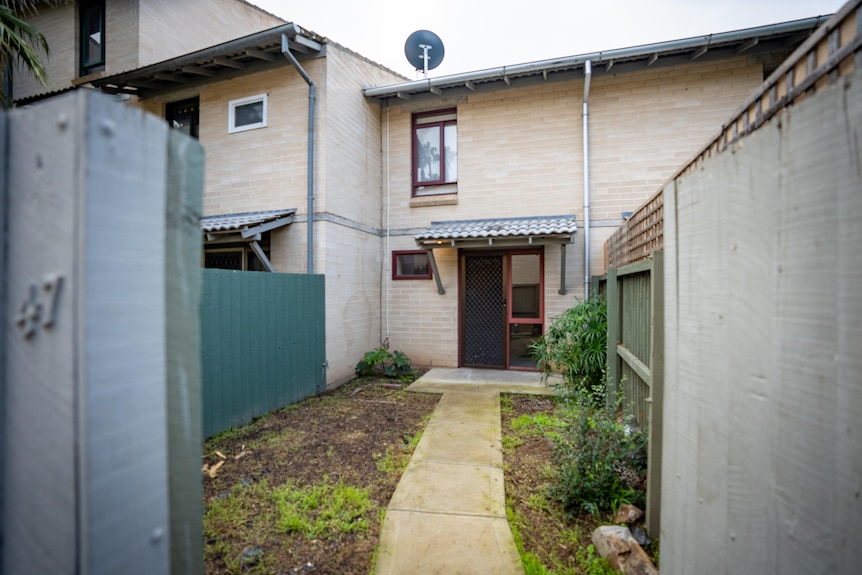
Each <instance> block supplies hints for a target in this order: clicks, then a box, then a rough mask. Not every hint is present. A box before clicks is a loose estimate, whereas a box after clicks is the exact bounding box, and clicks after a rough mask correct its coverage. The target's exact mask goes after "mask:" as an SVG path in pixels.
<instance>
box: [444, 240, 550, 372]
mask: <svg viewBox="0 0 862 575" xmlns="http://www.w3.org/2000/svg"><path fill="white" fill-rule="evenodd" d="M542 281H543V277H542V253H541V251H537V250H533V251H509V252H481V253H475V252H474V253H470V252H466V251H465V252H462V255H461V286H460V287H461V291H460V295H461V330H460V338H461V358H460V360H461V365H463V366H465V367H486V368H498V369H499V368H502V369H506V368H511V369H535V368H536V364H535V362H534V361H532V360H531V359H530V357H529V349H528V348H529V344H530V343H531V342H532V341H535V340H536V339H538V338H539V337H541V334H542V321H543V320H542V318H543V305H542V304H543V298H542V294H543V290H542Z"/></svg>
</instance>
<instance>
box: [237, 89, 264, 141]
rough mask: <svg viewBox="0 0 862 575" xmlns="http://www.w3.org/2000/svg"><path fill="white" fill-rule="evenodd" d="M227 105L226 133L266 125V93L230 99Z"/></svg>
mask: <svg viewBox="0 0 862 575" xmlns="http://www.w3.org/2000/svg"><path fill="white" fill-rule="evenodd" d="M228 106H229V109H228V125H227V131H228V133H231V134H232V133H234V132H243V131H245V130H254V129H256V128H265V127H266V94H258V95H257V96H249V97H248V98H240V99H239V100H231V101H230V104H229V105H228Z"/></svg>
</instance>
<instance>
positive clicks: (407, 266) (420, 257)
mask: <svg viewBox="0 0 862 575" xmlns="http://www.w3.org/2000/svg"><path fill="white" fill-rule="evenodd" d="M392 279H394V280H430V279H431V264H430V263H429V261H428V252H426V251H422V250H418V251H409V252H392Z"/></svg>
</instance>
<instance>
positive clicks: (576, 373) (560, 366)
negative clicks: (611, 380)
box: [530, 296, 608, 397]
mask: <svg viewBox="0 0 862 575" xmlns="http://www.w3.org/2000/svg"><path fill="white" fill-rule="evenodd" d="M607 338H608V306H607V302H605V299H604V297H601V296H590V297H589V298H587V299H584V300H580V301H578V303H577V304H576V305H575V306H574V307H572V308H571V309H568V310H566V311H565V312H564V313H563V315H561V316H560V317H558V318H556V319H555V320H554V322H553V323H552V324H551V326H550V327H549V328H548V331H547V332H546V333H545V335H544V336H543V337H542V339H540V340H539V341H537V342H535V343H533V344H532V345H531V346H530V353H531V354H532V356H533V358H534V359H535V360H536V361H537V362H538V364H539V368H540V369H542V371H543V372H544V373H545V375H546V376H547V375H550V374H552V373H559V374H560V375H562V376H563V380H564V382H565V385H566V386H567V387H569V388H570V389H578V388H584V389H587V390H589V391H590V392H591V393H592V394H593V395H594V396H595V397H603V393H604V375H605V366H606V364H607Z"/></svg>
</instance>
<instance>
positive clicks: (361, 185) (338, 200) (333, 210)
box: [141, 45, 401, 384]
mask: <svg viewBox="0 0 862 575" xmlns="http://www.w3.org/2000/svg"><path fill="white" fill-rule="evenodd" d="M303 67H304V68H305V69H306V71H307V72H308V74H309V75H310V76H311V78H312V79H313V80H314V82H315V84H316V102H315V110H316V111H315V117H316V120H315V143H314V145H315V166H314V174H315V177H314V190H315V204H314V210H315V213H316V214H318V215H319V216H322V214H324V213H326V214H328V218H329V219H330V220H332V219H338V220H339V221H344V222H346V225H342V224H341V223H333V222H332V221H317V222H315V223H314V244H315V245H314V271H315V273H323V274H325V275H326V290H327V294H326V309H327V312H326V323H327V325H326V333H327V360H328V362H329V369H328V372H327V382H328V383H329V384H333V383H336V382H340V381H344V380H345V379H348V378H350V377H352V376H353V370H354V366H355V365H356V363H357V362H358V361H359V359H360V358H361V356H362V354H364V353H365V352H366V351H369V350H371V349H373V348H375V347H377V346H379V345H380V344H381V342H382V338H381V323H380V322H381V311H380V297H381V296H380V293H381V283H380V282H381V280H380V269H381V257H382V254H381V250H382V248H381V236H380V230H381V211H382V202H381V189H382V186H381V179H382V163H381V162H382V160H381V154H380V144H381V133H382V132H381V124H380V108H379V106H377V105H375V104H373V103H370V102H368V101H366V99H365V98H364V97H363V96H362V84H363V81H365V82H368V81H379V82H381V83H386V82H388V83H392V82H396V81H399V80H401V78H399V77H397V76H396V75H394V74H392V73H390V72H388V71H386V70H384V69H382V68H380V67H379V66H376V65H375V64H373V63H371V62H369V61H367V60H365V59H364V58H361V57H359V56H357V55H356V54H353V53H352V52H350V51H348V50H345V49H343V48H341V47H339V46H337V45H330V46H328V48H327V56H326V58H322V59H316V60H311V61H307V62H304V63H303ZM264 92H265V93H267V94H268V100H267V106H268V115H267V127H265V128H261V129H257V130H249V131H247V132H239V133H235V134H228V132H227V114H228V102H229V101H230V100H232V99H235V98H242V97H246V96H252V95H255V94H259V93H264ZM194 96H198V97H199V98H200V141H201V144H202V145H203V146H204V150H205V153H206V159H207V161H206V181H205V191H204V213H205V215H214V214H226V213H238V212H247V211H254V210H271V209H282V208H296V209H297V215H298V216H299V217H300V218H301V219H304V218H306V217H307V203H306V193H307V180H306V162H307V125H308V85H307V84H306V83H305V81H304V80H303V79H302V78H301V77H300V76H299V74H298V73H297V72H296V70H295V69H294V68H292V67H291V66H284V67H283V68H279V69H277V70H273V71H269V72H262V73H258V74H253V75H249V76H244V77H242V78H237V79H234V80H229V81H225V82H218V83H213V84H209V85H206V86H203V87H201V88H199V89H196V90H179V91H176V92H173V93H171V94H170V95H167V96H160V97H157V98H151V99H149V100H147V101H144V102H142V103H141V105H143V106H144V107H145V108H146V109H148V110H149V111H151V112H152V113H154V114H157V115H159V116H162V117H163V116H164V110H165V104H166V103H168V102H172V101H178V100H182V99H186V98H190V97H194ZM354 228H358V229H354ZM307 233H308V228H307V224H306V223H305V222H304V221H300V222H297V223H295V224H292V225H290V226H287V227H286V228H283V229H280V230H278V231H274V232H273V233H272V235H271V259H272V263H273V265H274V266H275V268H276V269H277V270H278V271H280V272H288V273H305V272H306V271H307V251H306V248H307Z"/></svg>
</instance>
